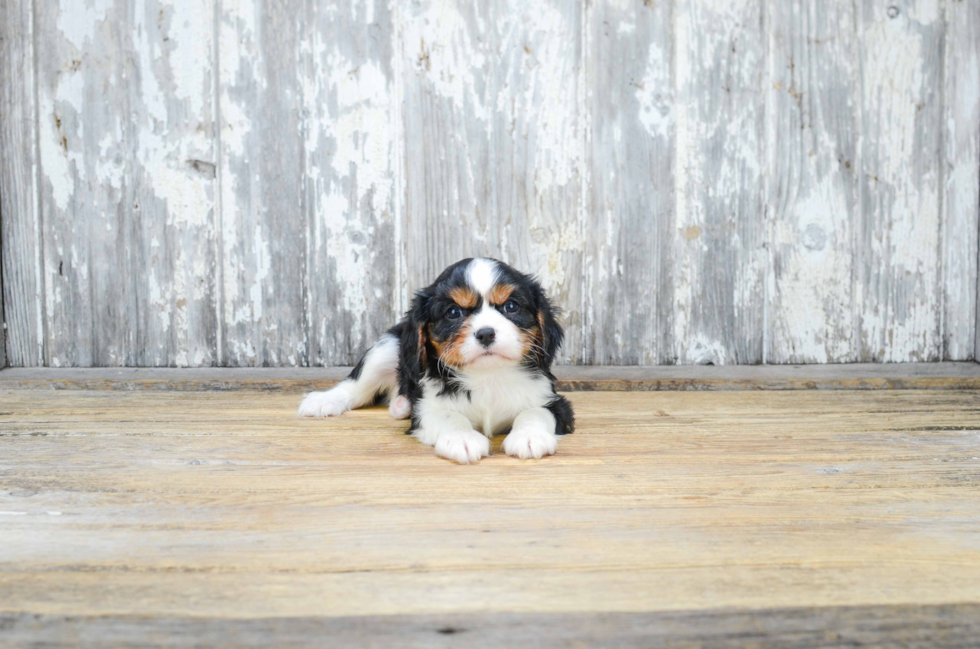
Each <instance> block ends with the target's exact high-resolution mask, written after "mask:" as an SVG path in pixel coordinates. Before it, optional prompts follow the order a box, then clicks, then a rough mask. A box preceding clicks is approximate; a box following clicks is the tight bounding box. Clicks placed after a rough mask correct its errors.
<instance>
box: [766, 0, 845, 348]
mask: <svg viewBox="0 0 980 649" xmlns="http://www.w3.org/2000/svg"><path fill="white" fill-rule="evenodd" d="M768 7H769V11H770V13H769V48H768V49H769V72H770V83H771V87H770V88H768V89H767V93H768V101H769V108H768V111H769V114H770V116H771V118H770V121H769V125H768V128H769V134H768V141H769V142H770V144H771V146H770V148H769V150H768V168H769V180H768V185H769V199H768V200H769V204H768V210H769V228H770V233H769V237H770V240H769V245H770V247H771V256H772V269H771V274H770V286H771V293H770V296H769V297H770V300H771V306H770V311H769V327H770V332H771V333H770V337H769V350H768V356H767V360H768V361H769V362H771V363H834V362H836V363H840V362H848V361H855V360H857V358H858V354H859V344H858V309H857V305H856V299H857V298H856V295H855V293H856V291H857V290H858V289H857V287H856V286H855V273H856V271H857V268H856V264H857V260H858V257H857V255H856V253H855V247H856V246H857V245H861V244H860V243H857V242H856V241H855V236H856V224H857V223H859V221H860V215H861V213H860V204H859V201H858V180H859V175H858V173H859V171H858V165H857V146H858V138H859V136H860V129H859V119H860V105H859V103H858V102H856V101H855V98H856V97H857V95H858V94H859V90H860V82H861V79H860V76H859V75H860V66H859V63H860V59H859V57H858V46H859V39H858V36H857V21H858V16H857V14H856V10H855V7H854V5H853V3H851V2H849V1H844V0H841V1H840V2H837V1H830V2H819V3H818V2H809V1H806V0H794V1H793V2H775V3H771V4H769V5H768Z"/></svg>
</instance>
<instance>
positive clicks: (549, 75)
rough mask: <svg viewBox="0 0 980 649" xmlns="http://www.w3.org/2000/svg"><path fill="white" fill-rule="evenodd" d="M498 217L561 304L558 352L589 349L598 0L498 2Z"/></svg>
mask: <svg viewBox="0 0 980 649" xmlns="http://www.w3.org/2000/svg"><path fill="white" fill-rule="evenodd" d="M492 6H493V8H492V11H491V14H492V16H493V19H492V21H491V25H493V27H494V32H493V43H494V50H493V51H494V56H493V59H492V61H493V94H492V101H493V103H492V108H494V109H495V110H494V111H493V112H492V118H493V139H492V141H491V147H492V158H491V160H492V165H493V169H494V172H495V174H496V175H495V178H494V180H493V182H494V185H493V203H492V205H493V207H494V212H493V218H494V220H495V222H496V224H497V232H498V236H499V245H500V253H499V256H500V258H501V259H503V260H504V261H506V262H507V263H510V264H511V265H514V266H516V267H517V268H520V269H522V270H525V271H527V272H531V273H534V274H536V275H537V276H538V277H539V278H540V280H541V282H542V285H543V286H544V287H545V289H546V290H547V291H548V294H549V295H550V296H551V298H552V300H554V301H555V303H556V304H558V305H559V306H560V307H561V308H562V310H563V312H564V315H563V318H562V322H563V324H564V326H565V344H564V345H563V348H562V352H561V356H560V358H559V362H562V363H581V362H583V360H584V357H585V351H586V350H585V325H586V319H585V312H586V309H587V305H586V296H585V292H584V289H585V277H586V263H585V256H586V247H587V242H588V237H589V234H588V225H587V207H588V184H589V166H588V153H587V151H588V141H587V135H588V129H589V126H588V119H589V116H588V106H587V102H586V97H587V93H588V88H587V84H586V82H585V66H584V63H585V62H584V53H585V44H584V36H585V26H586V24H587V22H588V21H587V19H586V16H585V13H586V11H587V10H588V8H589V7H590V3H588V2H581V1H579V0H551V1H549V2H539V3H526V2H522V1H521V0H499V1H497V2H495V3H494V4H493V5H492Z"/></svg>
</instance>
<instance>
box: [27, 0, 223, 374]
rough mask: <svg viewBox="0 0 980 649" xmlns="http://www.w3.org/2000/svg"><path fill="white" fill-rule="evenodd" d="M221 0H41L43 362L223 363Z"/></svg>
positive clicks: (39, 137) (78, 363) (64, 363)
mask: <svg viewBox="0 0 980 649" xmlns="http://www.w3.org/2000/svg"><path fill="white" fill-rule="evenodd" d="M211 7H212V5H211V3H210V2H196V1H194V2H186V1H182V0H159V1H158V0H147V1H146V2H134V3H128V2H127V3H99V4H97V5H88V4H85V3H77V2H56V3H47V2H45V3H39V4H38V5H37V10H36V16H37V25H36V38H37V42H38V48H39V56H38V70H37V75H38V111H39V117H38V124H39V133H38V142H39V145H38V146H39V151H40V168H41V206H42V215H43V216H42V223H43V228H42V240H43V246H44V250H43V256H42V258H43V268H42V269H41V271H42V273H43V278H44V298H45V301H44V305H43V306H44V317H45V320H46V326H45V334H46V337H47V341H46V345H45V358H44V362H45V364H48V365H54V366H58V365H83V366H85V365H175V364H182V365H187V364H195V365H208V364H210V363H212V362H213V355H212V350H213V347H214V340H213V339H214V332H215V318H214V304H213V300H214V287H213V281H212V279H211V278H212V273H211V269H212V268H213V265H214V264H213V258H212V250H213V245H212V240H213V230H214V228H213V192H214V187H213V185H214V173H213V164H214V149H213V128H212V125H213V114H212V113H213V107H212V96H213V92H212V80H211V74H212V69H211V43H212V28H213V22H212V20H211V18H212V14H213V11H212V9H211Z"/></svg>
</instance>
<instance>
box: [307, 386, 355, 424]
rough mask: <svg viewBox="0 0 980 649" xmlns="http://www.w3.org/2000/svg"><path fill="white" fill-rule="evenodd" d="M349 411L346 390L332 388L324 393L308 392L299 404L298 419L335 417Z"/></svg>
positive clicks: (348, 399)
mask: <svg viewBox="0 0 980 649" xmlns="http://www.w3.org/2000/svg"><path fill="white" fill-rule="evenodd" d="M350 409H351V406H350V398H349V396H348V394H347V392H346V390H343V389H342V388H341V389H338V388H334V389H333V390H327V391H326V392H310V393H309V394H308V395H306V398H305V399H303V402H302V403H300V404H299V410H298V411H297V412H296V414H297V415H299V416H300V417H335V416H337V415H342V414H344V413H345V412H347V411H348V410H350Z"/></svg>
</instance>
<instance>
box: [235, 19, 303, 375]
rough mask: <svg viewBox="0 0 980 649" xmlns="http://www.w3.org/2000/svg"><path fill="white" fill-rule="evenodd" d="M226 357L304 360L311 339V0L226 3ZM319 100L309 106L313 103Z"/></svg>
mask: <svg viewBox="0 0 980 649" xmlns="http://www.w3.org/2000/svg"><path fill="white" fill-rule="evenodd" d="M219 13H220V15H219V23H220V24H219V28H218V29H219V37H218V66H219V71H218V80H219V81H218V85H219V87H218V101H219V104H218V105H219V107H220V117H219V119H220V124H221V156H220V158H221V159H220V169H219V172H218V173H219V175H220V178H221V181H220V183H221V251H220V256H221V269H220V273H221V278H222V290H221V312H220V313H221V328H222V332H221V341H222V342H221V350H220V359H221V363H222V364H224V365H230V366H235V367H237V366H256V365H257V366H263V365H287V364H288V365H298V364H304V363H305V362H306V358H307V345H308V339H309V331H308V326H307V324H308V315H307V314H306V313H305V308H306V305H307V301H306V291H307V286H306V281H305V279H306V259H305V254H303V251H305V250H306V249H307V237H308V235H309V226H308V220H307V218H306V217H307V215H306V213H305V208H306V206H305V205H304V202H303V199H304V198H305V193H304V186H303V185H304V177H303V172H304V167H305V154H304V140H303V137H302V135H303V133H302V126H303V124H302V115H301V113H302V110H303V92H304V88H303V82H302V78H301V70H300V65H299V63H300V61H299V58H300V48H299V44H300V35H301V33H302V30H303V25H304V23H305V16H306V14H307V3H306V2H304V1H303V0H283V1H281V2H271V3H270V2H264V1H262V0H245V1H244V2H229V3H222V4H221V5H220V7H219ZM314 109H315V107H312V106H311V107H310V110H311V111H312V110H314Z"/></svg>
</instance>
